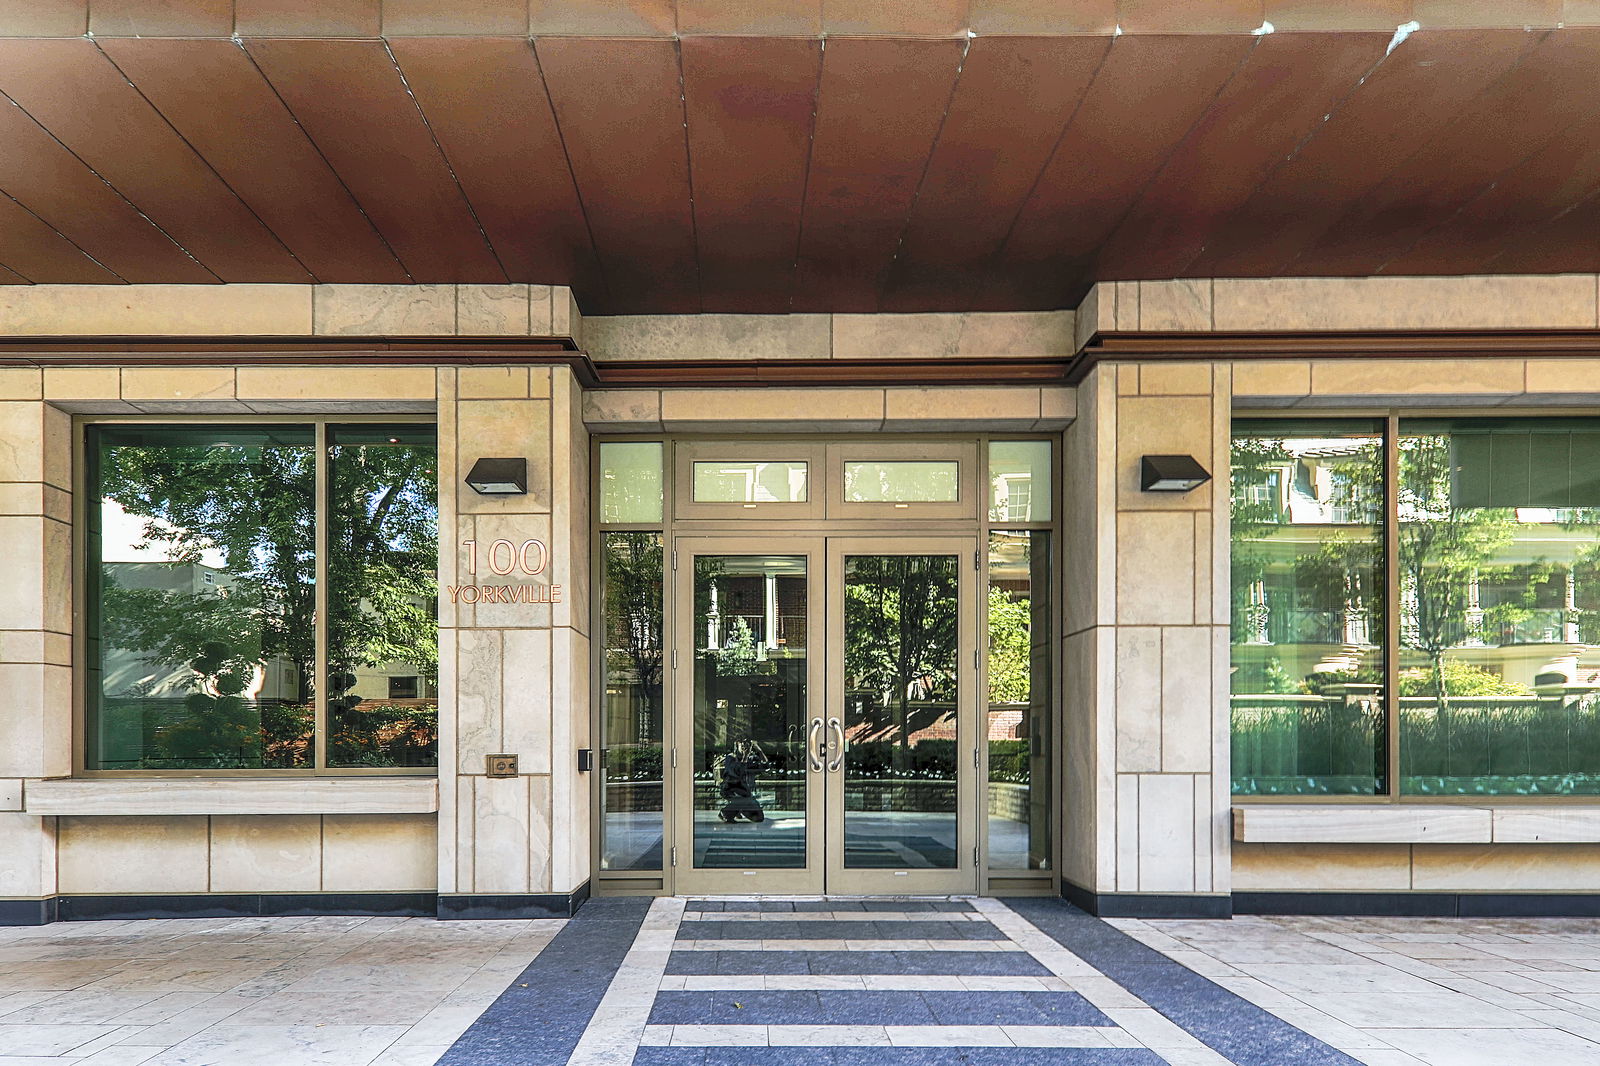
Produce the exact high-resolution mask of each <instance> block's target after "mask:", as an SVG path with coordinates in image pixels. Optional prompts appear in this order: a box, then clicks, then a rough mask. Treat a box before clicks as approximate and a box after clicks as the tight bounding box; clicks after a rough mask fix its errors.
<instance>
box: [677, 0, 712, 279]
mask: <svg viewBox="0 0 1600 1066" xmlns="http://www.w3.org/2000/svg"><path fill="white" fill-rule="evenodd" d="M673 17H674V19H676V17H677V14H676V8H674V14H673ZM673 25H674V28H676V25H677V24H676V22H674V24H673ZM672 58H673V62H675V63H676V64H677V67H678V116H679V118H680V120H681V121H680V123H679V130H680V132H681V133H682V135H683V180H684V182H685V183H687V184H688V186H689V240H690V243H691V244H693V246H694V299H695V307H696V308H697V309H698V310H700V311H704V310H705V308H706V288H705V269H704V266H703V264H702V263H701V262H700V208H699V206H698V205H697V204H696V203H695V199H694V159H693V158H691V157H690V155H689V101H688V96H687V93H686V91H685V89H684V84H683V39H682V38H681V37H678V36H677V35H676V34H674V36H673V39H672Z"/></svg>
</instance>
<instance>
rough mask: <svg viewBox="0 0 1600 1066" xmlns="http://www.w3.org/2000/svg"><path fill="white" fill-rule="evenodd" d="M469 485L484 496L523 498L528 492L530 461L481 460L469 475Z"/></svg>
mask: <svg viewBox="0 0 1600 1066" xmlns="http://www.w3.org/2000/svg"><path fill="white" fill-rule="evenodd" d="M467 484H468V485H471V486H472V491H473V492H476V493H478V494H480V495H483V496H523V495H526V494H527V492H528V460H526V459H521V458H518V459H479V460H478V461H477V462H475V463H473V464H472V469H471V470H470V471H468V473H467Z"/></svg>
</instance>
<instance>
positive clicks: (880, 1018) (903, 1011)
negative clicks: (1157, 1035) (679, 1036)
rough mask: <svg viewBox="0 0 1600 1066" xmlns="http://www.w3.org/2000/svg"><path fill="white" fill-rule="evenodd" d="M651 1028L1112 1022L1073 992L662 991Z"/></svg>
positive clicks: (652, 1017)
mask: <svg viewBox="0 0 1600 1066" xmlns="http://www.w3.org/2000/svg"><path fill="white" fill-rule="evenodd" d="M650 1024H652V1025H1112V1024H1113V1023H1112V1021H1111V1019H1110V1018H1107V1017H1106V1016H1105V1015H1104V1014H1102V1013H1100V1011H1098V1010H1096V1009H1095V1008H1094V1007H1093V1006H1091V1005H1090V1003H1089V1001H1088V1000H1086V999H1084V998H1083V997H1082V996H1080V995H1078V994H1077V993H1075V992H967V991H963V990H959V989H958V990H951V991H944V990H940V991H928V992H915V991H900V990H894V991H888V990H872V991H867V992H862V991H845V990H833V989H824V990H821V991H794V990H788V989H783V990H778V989H770V990H759V989H754V990H741V991H716V992H675V991H668V992H659V993H657V995H656V1001H655V1007H654V1008H653V1009H652V1010H651V1012H650Z"/></svg>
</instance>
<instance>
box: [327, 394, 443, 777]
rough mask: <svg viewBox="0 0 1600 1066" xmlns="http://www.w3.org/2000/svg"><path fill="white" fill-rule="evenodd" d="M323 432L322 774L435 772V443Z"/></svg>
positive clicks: (387, 429)
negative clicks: (332, 770) (325, 769)
mask: <svg viewBox="0 0 1600 1066" xmlns="http://www.w3.org/2000/svg"><path fill="white" fill-rule="evenodd" d="M327 433H328V438H327V439H328V554H327V577H328V673H327V695H328V726H327V765H328V766H330V767H336V768H350V767H361V766H365V767H388V766H411V767H416V766H437V765H438V762H439V618H438V604H439V583H438V566H439V474H438V469H439V463H438V443H437V441H438V438H437V433H436V431H435V429H434V427H433V426H422V425H413V424H399V425H354V426H329V427H328V431H327Z"/></svg>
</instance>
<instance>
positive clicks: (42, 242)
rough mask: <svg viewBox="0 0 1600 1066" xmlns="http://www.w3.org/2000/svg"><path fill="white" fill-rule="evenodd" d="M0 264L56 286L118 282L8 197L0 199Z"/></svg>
mask: <svg viewBox="0 0 1600 1066" xmlns="http://www.w3.org/2000/svg"><path fill="white" fill-rule="evenodd" d="M0 263H4V264H6V265H7V266H8V267H10V268H11V269H12V270H14V271H16V272H17V273H19V274H21V275H22V276H23V277H26V278H44V279H46V280H47V281H49V282H51V283H52V284H57V285H72V284H83V285H94V284H106V283H114V282H117V281H121V280H122V279H121V278H119V277H117V276H116V275H115V274H113V273H111V271H109V270H107V269H106V268H105V267H103V266H101V265H100V264H99V263H96V262H95V261H94V260H93V259H90V258H89V257H88V256H86V255H84V254H83V250H82V249H80V248H79V247H78V246H77V245H75V244H73V243H72V242H71V241H69V240H67V239H66V238H65V237H63V236H61V234H59V233H57V232H56V231H55V230H53V229H51V228H50V227H49V226H48V225H46V224H45V223H44V222H42V221H41V220H40V219H39V218H38V217H36V216H35V215H34V214H33V213H32V212H30V211H28V210H27V209H26V208H24V207H23V206H22V205H20V204H18V203H17V202H16V201H15V200H13V199H11V197H9V196H0Z"/></svg>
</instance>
